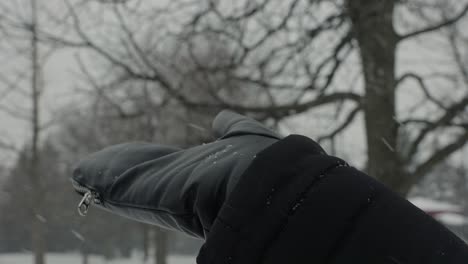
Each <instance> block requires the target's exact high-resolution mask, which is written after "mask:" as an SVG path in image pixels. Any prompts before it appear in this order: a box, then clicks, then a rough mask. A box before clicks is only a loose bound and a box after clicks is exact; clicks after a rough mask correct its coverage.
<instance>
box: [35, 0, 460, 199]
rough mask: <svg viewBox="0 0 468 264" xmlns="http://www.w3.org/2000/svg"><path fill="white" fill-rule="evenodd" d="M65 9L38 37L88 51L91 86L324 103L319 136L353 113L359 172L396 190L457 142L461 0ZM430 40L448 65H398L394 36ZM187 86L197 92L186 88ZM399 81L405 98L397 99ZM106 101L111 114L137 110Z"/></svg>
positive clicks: (307, 108) (285, 110)
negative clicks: (58, 24) (326, 118)
mask: <svg viewBox="0 0 468 264" xmlns="http://www.w3.org/2000/svg"><path fill="white" fill-rule="evenodd" d="M67 8H68V12H67V13H66V16H64V18H63V19H64V21H67V22H68V24H69V26H71V27H72V28H73V29H74V30H73V32H72V33H70V34H68V35H67V36H57V35H54V34H53V33H52V32H43V34H42V37H43V39H44V40H47V41H51V42H53V43H55V44H57V45H64V46H66V47H73V48H80V49H82V50H83V53H85V52H91V53H90V54H93V59H94V60H96V58H98V60H99V63H100V65H104V67H101V69H102V70H101V72H96V73H95V76H97V77H95V79H99V83H98V84H97V86H99V87H101V88H102V87H107V88H108V89H107V91H111V90H113V88H112V87H115V85H116V84H117V83H122V82H130V83H136V82H144V83H151V84H152V85H153V87H155V88H154V89H153V90H157V91H158V92H159V96H156V97H155V98H161V95H162V94H164V95H165V96H166V97H167V98H169V99H170V100H174V101H176V102H178V103H179V104H181V105H184V106H185V107H188V108H189V109H195V110H197V109H198V110H199V109H213V108H215V109H220V108H230V109H233V110H237V111H239V112H243V113H248V114H253V115H256V116H257V117H259V118H273V119H274V120H282V119H284V118H287V117H290V116H295V115H298V114H301V113H304V114H311V115H313V113H316V112H323V111H331V112H334V113H335V120H333V123H334V125H333V126H332V129H331V130H328V131H323V134H321V135H320V136H319V137H318V139H319V141H326V140H333V139H334V138H336V137H338V136H339V135H340V134H343V133H344V132H345V131H346V130H347V129H348V128H349V127H350V126H352V125H353V124H356V122H355V121H357V120H358V117H359V116H362V117H363V119H361V120H362V125H363V127H364V131H363V132H365V134H366V140H365V141H366V142H365V145H366V146H367V171H368V172H369V174H371V175H373V176H375V177H377V178H378V179H380V180H381V181H383V182H384V183H386V184H388V185H390V186H391V187H392V188H394V189H395V190H397V191H399V192H400V193H402V194H406V193H407V192H408V190H409V189H410V187H411V186H412V185H413V184H414V183H416V182H418V181H419V179H420V178H421V177H423V176H424V175H425V174H426V173H427V172H428V171H430V170H431V169H432V168H433V167H434V166H435V165H436V164H437V163H439V162H440V161H442V160H444V159H446V158H447V157H449V156H450V155H451V154H452V153H454V152H456V151H457V150H459V149H460V148H462V147H463V146H464V145H465V144H466V142H467V139H468V132H467V119H466V118H467V116H466V111H465V110H466V106H467V103H468V95H467V92H466V91H467V88H466V87H468V82H467V81H468V78H467V76H468V74H467V72H466V71H467V70H466V69H468V67H466V66H467V61H466V59H465V58H466V56H465V54H466V52H467V51H466V45H465V44H466V43H467V42H466V41H467V36H466V33H464V32H463V30H462V28H463V25H466V23H467V19H466V17H467V13H468V3H466V2H465V1H461V2H460V1H435V0H434V1H417V0H412V1H381V0H379V1H372V0H358V1H350V0H349V1H344V0H343V1H340V0H335V1H332V0H330V1H305V0H302V1H301V0H288V1H275V0H258V1H236V2H235V3H232V2H231V1H221V0H218V1H216V0H207V1H182V0H180V1H169V2H167V3H164V4H158V5H156V4H154V5H151V4H148V3H144V1H118V2H114V1H110V2H107V1H106V2H102V1H78V2H73V3H70V2H68V5H67ZM97 14H99V15H97ZM97 25H100V26H97ZM103 30H106V33H105V34H102V32H103ZM433 38H437V39H438V40H439V41H440V42H443V45H444V48H443V50H444V51H445V54H444V56H445V58H449V59H448V61H449V63H450V65H451V67H452V71H451V72H449V73H448V72H446V71H444V68H443V67H435V70H433V71H432V72H430V73H424V70H420V69H417V67H415V68H413V69H411V68H410V69H408V70H406V68H405V67H404V65H403V64H402V63H399V60H397V55H399V56H401V57H402V59H401V60H403V59H404V58H405V56H406V57H407V56H408V54H409V51H407V50H404V47H405V45H406V46H408V45H412V46H413V49H416V50H417V49H418V45H419V46H421V47H423V46H424V45H423V44H422V43H420V40H423V39H433ZM401 47H403V48H401ZM400 49H403V50H400ZM220 51H221V53H220ZM215 54H217V56H214V55H215ZM400 54H401V55H400ZM96 55H97V56H96ZM207 58H216V59H213V60H209V59H207ZM180 62H182V63H180ZM89 63H90V61H89V59H88V60H87V65H88V66H89V65H90V64H89ZM85 64H86V62H85ZM88 68H89V67H88ZM397 69H404V70H405V71H404V72H401V73H400V72H397ZM110 71H113V72H114V73H115V72H118V74H110V75H109V72H110ZM195 75H196V76H197V78H194V76H195ZM429 79H432V80H431V81H429ZM194 80H195V81H194ZM196 80H203V81H202V82H200V84H202V85H203V86H197V85H196V84H197V81H196ZM194 83H195V86H194ZM193 87H196V89H195V90H197V91H198V93H201V94H202V95H204V96H195V97H194V96H192V93H193V92H194V88H193ZM130 89H132V88H130ZM408 90H411V91H412V92H413V94H415V95H414V98H411V99H405V98H401V96H400V94H405V93H408ZM100 91H101V94H102V93H107V92H105V91H104V89H100ZM232 91H236V92H237V94H242V95H243V96H245V99H242V100H239V96H237V97H235V96H234V97H233V96H231V95H232ZM435 91H437V92H435ZM114 92H115V89H114ZM453 94H455V95H456V96H452V95H453ZM252 98H254V99H252ZM408 101H411V102H408ZM404 104H406V105H409V107H407V108H403V107H399V105H404ZM115 105H116V107H118V108H119V109H120V110H119V113H120V115H121V116H122V117H128V116H132V115H135V114H138V112H129V111H125V110H124V109H122V108H121V106H122V104H121V101H118V102H115ZM152 105H153V106H155V105H160V104H157V103H154V102H153V104H152ZM150 107H151V106H150ZM403 132H404V133H403ZM402 134H404V135H405V136H404V137H403V136H402ZM440 135H443V136H442V139H441V140H439V141H440V142H439V143H438V144H436V146H435V148H434V144H433V143H434V139H435V138H439V137H440ZM403 143H404V144H403Z"/></svg>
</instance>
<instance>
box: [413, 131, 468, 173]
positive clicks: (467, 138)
mask: <svg viewBox="0 0 468 264" xmlns="http://www.w3.org/2000/svg"><path fill="white" fill-rule="evenodd" d="M467 142H468V130H466V131H465V132H464V133H463V134H462V135H460V136H459V137H458V138H457V139H456V140H455V141H453V142H452V143H450V144H449V145H447V146H445V147H443V148H442V149H440V150H437V151H435V152H434V154H433V155H432V156H431V157H430V158H428V159H427V160H426V161H425V162H423V163H422V164H421V165H419V166H418V167H417V168H416V169H415V170H414V172H413V175H412V177H413V180H414V181H413V182H417V180H418V179H420V178H421V177H423V176H424V175H425V174H426V173H428V172H429V171H430V170H431V169H432V168H433V167H434V166H435V165H437V164H438V163H440V162H441V161H443V160H445V159H446V158H447V157H449V156H450V155H451V154H452V153H454V152H455V151H457V150H459V149H460V148H462V147H463V146H464V145H465V144H466V143H467Z"/></svg>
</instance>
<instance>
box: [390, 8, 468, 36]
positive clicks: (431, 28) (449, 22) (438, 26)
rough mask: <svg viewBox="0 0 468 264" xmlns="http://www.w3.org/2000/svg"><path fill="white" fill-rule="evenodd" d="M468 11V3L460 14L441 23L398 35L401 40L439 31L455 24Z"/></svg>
mask: <svg viewBox="0 0 468 264" xmlns="http://www.w3.org/2000/svg"><path fill="white" fill-rule="evenodd" d="M467 13H468V5H466V6H465V7H464V8H463V10H462V11H461V12H460V13H459V14H458V15H456V16H454V17H452V18H449V19H447V20H444V21H442V22H440V23H437V24H434V25H431V26H428V27H426V28H422V29H419V30H416V31H413V32H409V33H406V34H403V35H400V36H398V40H399V41H401V40H406V39H409V38H412V37H416V36H420V35H423V34H426V33H430V32H434V31H437V30H439V29H441V28H443V27H446V26H449V25H452V24H455V23H457V22H458V21H459V20H460V19H462V18H463V17H464V16H465V15H466V14H467Z"/></svg>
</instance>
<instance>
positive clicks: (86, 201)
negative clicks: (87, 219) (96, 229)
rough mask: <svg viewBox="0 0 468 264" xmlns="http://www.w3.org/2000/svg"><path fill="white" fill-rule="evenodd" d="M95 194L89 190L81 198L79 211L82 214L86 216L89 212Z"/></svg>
mask: <svg viewBox="0 0 468 264" xmlns="http://www.w3.org/2000/svg"><path fill="white" fill-rule="evenodd" d="M94 198H95V197H94V194H93V193H92V192H91V191H87V192H86V193H85V194H84V195H83V198H82V199H81V201H80V203H79V204H78V213H79V214H80V215H81V216H86V214H87V213H88V209H89V206H91V204H92V203H93V202H94Z"/></svg>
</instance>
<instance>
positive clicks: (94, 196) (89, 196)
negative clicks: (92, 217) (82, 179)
mask: <svg viewBox="0 0 468 264" xmlns="http://www.w3.org/2000/svg"><path fill="white" fill-rule="evenodd" d="M72 184H73V188H74V189H75V190H76V191H77V192H78V193H80V194H82V195H83V198H81V200H80V202H79V203H78V208H77V209H78V213H79V214H80V215H81V216H86V214H87V213H88V209H89V207H90V206H91V205H92V204H93V203H94V204H101V203H102V201H101V199H100V196H99V194H98V193H97V192H95V191H93V190H90V189H89V188H87V187H85V186H83V185H81V184H79V183H78V182H76V181H72Z"/></svg>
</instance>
